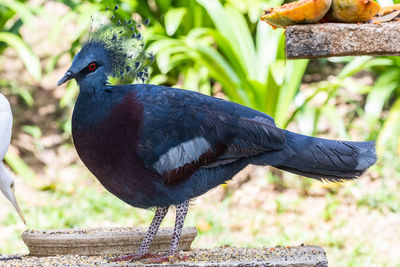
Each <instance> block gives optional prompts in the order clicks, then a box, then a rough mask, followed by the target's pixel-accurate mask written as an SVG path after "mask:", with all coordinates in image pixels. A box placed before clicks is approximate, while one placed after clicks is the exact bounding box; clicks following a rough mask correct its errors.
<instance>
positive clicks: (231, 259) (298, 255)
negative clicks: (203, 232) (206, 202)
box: [0, 246, 328, 267]
mask: <svg viewBox="0 0 400 267" xmlns="http://www.w3.org/2000/svg"><path fill="white" fill-rule="evenodd" d="M180 254H181V255H184V256H188V257H189V259H188V260H185V261H177V262H173V263H169V264H165V263H164V264H146V266H166V265H169V266H202V267H206V266H207V267H208V266H210V267H211V266H213V267H215V266H269V267H289V266H291V267H326V266H328V260H327V258H326V254H325V251H324V250H323V249H322V248H321V247H316V246H296V247H275V248H234V247H219V248H212V249H192V250H190V251H183V252H182V251H181V252H180ZM14 256H16V255H14ZM17 256H18V255H17ZM108 257H112V256H111V255H109V256H107V257H106V256H79V255H63V256H53V257H32V256H28V255H26V256H24V255H21V256H20V259H11V260H6V261H2V260H1V258H0V265H2V264H5V265H6V266H104V267H116V266H137V265H143V264H145V262H120V263H110V262H109V261H108V260H107V258H108Z"/></svg>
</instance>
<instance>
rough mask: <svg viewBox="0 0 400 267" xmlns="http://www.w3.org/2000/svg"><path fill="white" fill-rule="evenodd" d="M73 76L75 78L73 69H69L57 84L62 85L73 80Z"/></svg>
mask: <svg viewBox="0 0 400 267" xmlns="http://www.w3.org/2000/svg"><path fill="white" fill-rule="evenodd" d="M72 78H74V75H73V73H72V72H71V71H67V72H66V73H65V75H64V77H62V78H61V79H60V80H59V81H58V82H57V86H60V85H61V84H64V83H66V82H67V81H69V80H71V79H72Z"/></svg>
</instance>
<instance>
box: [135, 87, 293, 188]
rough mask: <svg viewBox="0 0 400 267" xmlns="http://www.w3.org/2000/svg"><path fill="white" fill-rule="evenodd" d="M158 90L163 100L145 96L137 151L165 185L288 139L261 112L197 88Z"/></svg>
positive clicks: (258, 152)
mask: <svg viewBox="0 0 400 267" xmlns="http://www.w3.org/2000/svg"><path fill="white" fill-rule="evenodd" d="M160 94H162V95H163V97H162V100H159V101H158V99H154V100H150V96H149V97H147V96H146V98H144V97H143V96H142V99H144V100H143V101H146V102H145V104H144V106H145V114H148V115H147V116H146V117H145V120H144V127H143V129H144V130H143V133H142V139H141V141H140V144H139V147H138V151H137V152H138V154H139V156H140V157H141V158H142V159H143V160H144V162H145V164H146V166H147V167H148V168H151V169H153V170H154V171H155V172H157V173H159V174H160V175H161V177H162V179H163V181H164V182H165V183H166V184H176V183H179V182H180V181H183V180H185V179H187V178H189V177H190V176H191V175H192V174H193V173H194V172H195V171H196V170H197V169H199V168H201V167H213V166H220V165H223V164H228V163H231V162H233V161H235V160H238V159H240V158H243V157H251V156H254V155H258V154H261V153H265V152H267V151H271V150H276V149H280V148H281V147H282V146H283V145H284V143H285V135H284V133H283V131H282V130H281V129H279V128H277V127H276V126H275V124H274V122H273V120H272V118H270V117H269V116H267V115H265V114H263V113H260V112H257V111H254V110H251V109H249V108H246V107H243V106H241V105H238V104H234V103H231V102H227V101H221V100H219V99H215V98H211V97H208V96H203V95H200V94H194V93H193V92H191V93H186V92H184V91H182V90H180V91H178V90H174V91H172V92H171V90H170V89H169V90H168V89H165V91H163V92H160V93H159V94H158V96H159V95H160ZM147 103H151V105H150V104H147Z"/></svg>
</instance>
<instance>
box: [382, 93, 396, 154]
mask: <svg viewBox="0 0 400 267" xmlns="http://www.w3.org/2000/svg"><path fill="white" fill-rule="evenodd" d="M399 121H400V98H398V99H397V100H396V102H395V103H394V104H393V106H392V108H391V109H390V112H389V116H388V117H387V119H386V120H385V123H384V124H383V127H382V130H381V131H380V133H379V136H378V139H377V142H376V150H377V152H378V155H382V154H383V153H384V152H385V150H393V148H396V147H397V148H398V146H399V136H400V123H399ZM397 150H399V149H397Z"/></svg>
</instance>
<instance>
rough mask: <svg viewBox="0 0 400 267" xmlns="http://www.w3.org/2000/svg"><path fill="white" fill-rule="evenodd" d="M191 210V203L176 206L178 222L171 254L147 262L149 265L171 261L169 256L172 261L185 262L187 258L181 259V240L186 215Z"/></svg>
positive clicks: (176, 222)
mask: <svg viewBox="0 0 400 267" xmlns="http://www.w3.org/2000/svg"><path fill="white" fill-rule="evenodd" d="M188 208H189V201H185V202H184V203H182V204H179V205H176V220H175V227H174V234H173V236H172V241H171V245H170V247H169V252H168V255H167V256H162V257H158V258H154V259H149V260H148V261H147V262H149V263H162V262H165V261H169V260H170V258H169V256H172V260H173V259H174V258H178V259H181V260H185V259H187V258H185V257H181V256H180V255H179V254H178V253H177V251H178V245H179V239H180V237H181V233H182V228H183V223H184V222H185V218H186V214H187V212H188Z"/></svg>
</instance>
